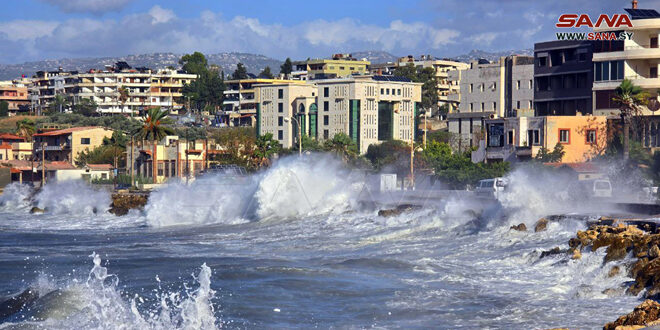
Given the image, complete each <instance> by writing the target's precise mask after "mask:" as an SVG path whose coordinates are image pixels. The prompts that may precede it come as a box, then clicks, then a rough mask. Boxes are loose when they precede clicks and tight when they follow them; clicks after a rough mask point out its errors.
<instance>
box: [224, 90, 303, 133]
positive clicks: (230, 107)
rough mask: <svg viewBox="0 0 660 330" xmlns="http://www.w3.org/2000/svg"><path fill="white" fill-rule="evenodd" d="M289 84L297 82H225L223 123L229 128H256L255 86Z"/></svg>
mask: <svg viewBox="0 0 660 330" xmlns="http://www.w3.org/2000/svg"><path fill="white" fill-rule="evenodd" d="M289 82H295V81H293V80H282V79H263V78H254V79H241V80H227V81H225V86H226V87H227V89H226V90H225V91H224V92H223V93H224V95H225V98H224V100H223V101H222V112H221V114H220V120H221V122H222V123H224V124H225V125H227V126H254V125H255V124H256V115H257V100H256V98H255V95H254V91H255V90H254V86H255V85H267V84H281V83H284V84H286V83H289Z"/></svg>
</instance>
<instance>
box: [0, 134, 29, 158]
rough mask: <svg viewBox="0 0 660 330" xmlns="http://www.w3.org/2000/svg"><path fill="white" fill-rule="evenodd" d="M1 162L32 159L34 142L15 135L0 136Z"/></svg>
mask: <svg viewBox="0 0 660 330" xmlns="http://www.w3.org/2000/svg"><path fill="white" fill-rule="evenodd" d="M0 151H1V153H2V155H1V156H0V160H12V159H14V160H16V159H18V160H28V159H32V142H27V141H26V139H25V138H24V137H20V136H17V135H14V134H9V133H1V134H0Z"/></svg>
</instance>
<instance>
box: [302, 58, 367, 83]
mask: <svg viewBox="0 0 660 330" xmlns="http://www.w3.org/2000/svg"><path fill="white" fill-rule="evenodd" d="M369 64H371V62H369V61H367V60H366V59H362V60H358V59H355V58H353V57H352V56H351V54H334V55H332V59H310V60H305V61H296V62H293V67H294V72H296V75H300V76H306V79H308V80H313V79H333V78H345V77H350V76H352V75H365V74H368V73H369V70H368V69H367V68H368V66H369ZM302 72H307V74H306V75H302Z"/></svg>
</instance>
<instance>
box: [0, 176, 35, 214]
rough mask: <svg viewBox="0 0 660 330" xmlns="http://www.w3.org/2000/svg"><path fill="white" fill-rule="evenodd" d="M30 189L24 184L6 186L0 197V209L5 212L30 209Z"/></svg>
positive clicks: (16, 183) (14, 183)
mask: <svg viewBox="0 0 660 330" xmlns="http://www.w3.org/2000/svg"><path fill="white" fill-rule="evenodd" d="M31 194H32V188H31V187H30V186H28V185H26V184H20V183H18V182H13V183H11V184H9V185H7V186H6V187H5V188H4V191H3V192H2V195H0V207H2V208H3V209H6V210H20V209H25V208H29V207H30V195H31Z"/></svg>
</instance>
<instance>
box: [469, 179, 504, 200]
mask: <svg viewBox="0 0 660 330" xmlns="http://www.w3.org/2000/svg"><path fill="white" fill-rule="evenodd" d="M508 184H509V182H508V181H507V179H505V178H493V179H485V180H481V181H479V184H477V189H475V193H476V194H477V196H479V197H489V198H498V197H499V195H500V194H502V192H504V190H505V189H506V186H507V185H508Z"/></svg>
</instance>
